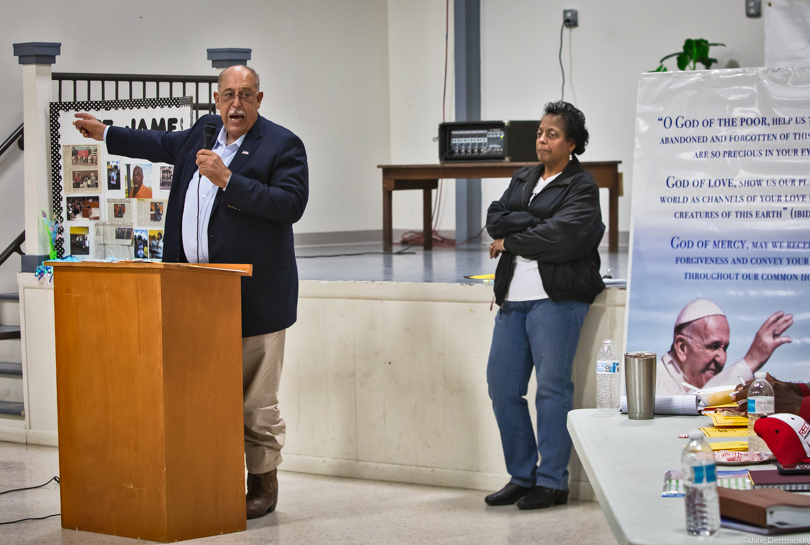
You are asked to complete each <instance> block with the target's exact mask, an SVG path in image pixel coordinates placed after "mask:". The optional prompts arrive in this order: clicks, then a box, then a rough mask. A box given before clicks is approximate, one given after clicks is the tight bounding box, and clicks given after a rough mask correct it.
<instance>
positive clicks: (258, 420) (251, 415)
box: [242, 330, 287, 474]
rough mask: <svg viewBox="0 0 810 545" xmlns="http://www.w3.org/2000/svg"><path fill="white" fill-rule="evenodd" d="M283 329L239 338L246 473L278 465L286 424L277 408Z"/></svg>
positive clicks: (257, 471)
mask: <svg viewBox="0 0 810 545" xmlns="http://www.w3.org/2000/svg"><path fill="white" fill-rule="evenodd" d="M284 334H285V330H281V331H276V332H274V333H268V334H267V335H256V336H255V337H243V338H242V393H243V396H244V401H245V463H246V465H247V470H248V472H249V473H253V474H259V473H267V472H268V471H272V470H274V469H275V468H277V467H278V466H279V464H281V448H282V447H283V446H284V439H285V437H286V429H287V425H286V424H285V423H284V420H283V419H282V418H281V412H280V411H279V408H278V387H279V383H280V382H281V368H282V364H283V362H284Z"/></svg>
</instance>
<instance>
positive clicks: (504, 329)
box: [487, 299, 590, 490]
mask: <svg viewBox="0 0 810 545" xmlns="http://www.w3.org/2000/svg"><path fill="white" fill-rule="evenodd" d="M589 307H590V305H588V304H587V303H579V302H576V301H561V302H558V303H555V302H553V301H552V300H551V299H539V300H535V301H519V302H512V301H506V302H505V303H504V304H503V306H502V307H501V308H500V310H499V311H498V314H497V316H496V317H495V330H494V332H493V334H492V346H491V348H490V352H489V362H488V363H487V384H488V385H489V397H490V399H492V408H493V409H494V411H495V420H496V421H497V422H498V428H499V429H500V432H501V444H502V446H503V453H504V457H505V459H506V469H507V471H508V472H509V475H511V476H512V479H511V482H512V483H514V484H516V485H518V486H523V487H526V488H528V487H533V486H545V487H547V488H554V489H556V490H567V489H568V460H569V458H570V457H571V437H570V436H569V435H568V430H567V429H566V427H565V424H566V419H567V417H568V411H570V410H571V409H572V408H573V396H574V383H573V382H572V380H571V368H572V366H573V363H574V354H575V353H576V350H577V341H578V340H579V332H580V329H581V328H582V322H583V321H584V320H585V315H586V314H587V313H588V308H589ZM532 367H534V370H535V374H536V378H537V395H536V396H535V400H534V402H535V405H536V407H537V438H535V435H534V430H533V429H532V421H531V418H530V416H529V405H528V402H527V401H526V399H525V396H526V393H527V390H528V387H529V379H530V378H531V373H532ZM538 452H539V453H540V462H541V463H540V467H539V468H538V467H537V460H538Z"/></svg>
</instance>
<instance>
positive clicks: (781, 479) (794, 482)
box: [748, 469, 810, 492]
mask: <svg viewBox="0 0 810 545" xmlns="http://www.w3.org/2000/svg"><path fill="white" fill-rule="evenodd" d="M748 478H749V479H751V484H753V485H754V488H781V489H782V490H794V491H799V492H810V475H782V474H781V473H779V471H778V470H776V469H757V470H752V471H749V472H748Z"/></svg>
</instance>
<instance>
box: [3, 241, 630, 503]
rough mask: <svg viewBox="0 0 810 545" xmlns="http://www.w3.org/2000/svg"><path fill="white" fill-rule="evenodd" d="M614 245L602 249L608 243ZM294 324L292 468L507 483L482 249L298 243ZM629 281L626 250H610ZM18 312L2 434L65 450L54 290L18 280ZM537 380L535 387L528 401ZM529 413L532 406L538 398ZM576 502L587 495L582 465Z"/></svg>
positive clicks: (288, 466) (600, 306)
mask: <svg viewBox="0 0 810 545" xmlns="http://www.w3.org/2000/svg"><path fill="white" fill-rule="evenodd" d="M606 248H607V246H606V245H605V249H606ZM296 252H297V254H298V267H299V276H300V279H301V282H300V290H299V305H298V321H297V323H296V324H295V325H293V326H292V327H291V328H290V329H289V331H288V333H287V337H286V346H285V362H284V372H283V375H282V382H281V391H280V394H279V398H280V406H281V411H282V416H283V417H284V419H285V420H286V421H287V425H288V428H287V431H288V433H287V443H286V446H285V448H284V451H283V456H284V465H283V468H284V469H285V470H287V471H299V472H304V473H313V474H321V475H333V476H344V477H354V478H364V479H375V480H383V481H396V482H403V483H414V484H427V485H436V486H450V487H457V488H469V489H477V490H488V491H493V490H497V489H499V488H501V487H502V486H503V485H504V484H505V483H506V482H507V481H508V479H509V477H508V475H507V474H506V468H505V466H504V462H503V454H502V452H501V446H500V440H499V434H498V429H497V426H496V424H495V419H494V417H493V415H492V409H491V405H490V400H489V396H488V393H487V385H486V361H487V355H488V353H489V346H490V339H491V335H492V325H493V320H494V317H495V312H496V311H497V307H496V306H495V307H493V305H492V302H493V294H492V286H491V285H490V284H485V283H483V282H481V281H479V280H468V279H465V278H464V277H465V276H470V275H476V274H486V273H491V272H494V270H495V264H496V262H495V260H490V259H489V256H488V253H487V245H486V244H481V245H476V246H475V247H469V246H468V247H463V248H459V249H455V248H441V247H439V248H434V249H433V250H432V251H427V252H426V251H424V250H423V249H422V248H421V247H401V246H395V247H394V252H393V253H388V254H384V253H383V252H382V242H380V243H376V244H353V245H332V246H307V247H303V246H302V247H298V248H296ZM602 261H603V265H602V273H603V274H605V273H606V272H607V271H608V269H612V271H613V272H614V276H616V277H619V276H625V275H626V271H627V254H626V253H618V254H607V253H604V254H603V255H602ZM18 284H19V286H20V301H21V303H22V304H23V308H24V312H22V316H21V324H22V327H23V331H24V344H23V354H24V355H25V356H26V357H25V358H24V359H23V361H24V364H23V365H25V366H27V368H26V373H25V377H26V380H27V385H28V386H27V392H28V396H27V402H26V403H27V404H26V414H25V418H24V420H19V421H14V422H6V423H0V440H4V441H15V442H21V443H26V442H27V443H34V444H44V445H54V446H55V445H57V444H58V437H57V430H56V396H55V378H54V377H55V356H54V349H53V286H52V285H51V284H46V283H40V282H38V281H37V280H36V279H35V278H34V275H33V274H30V273H19V274H18ZM625 299H626V290H625V289H624V288H623V287H610V288H609V289H607V290H605V291H604V292H603V293H602V294H600V295H599V297H598V298H597V300H596V301H595V302H594V304H593V305H592V306H591V309H590V312H589V313H588V316H587V317H586V319H585V324H584V326H583V330H582V334H581V336H580V341H579V345H578V347H577V354H576V357H575V360H574V372H573V377H574V382H575V384H576V392H575V397H574V404H575V407H576V408H591V407H594V405H595V396H596V375H595V372H594V362H595V358H596V354H597V352H598V350H599V346H600V345H601V343H602V340H603V339H606V338H611V339H613V340H614V341H616V343H617V344H621V342H622V341H623V339H624V321H625V320H624V315H625ZM533 395H534V393H533V386H530V391H529V395H528V397H529V399H531V398H532V396H533ZM530 405H532V404H530ZM575 456H576V455H574V459H573V460H572V464H571V483H570V487H571V490H572V496H573V497H574V498H579V499H593V498H594V496H593V491H592V488H591V487H590V485H589V483H588V482H587V477H586V476H585V473H584V471H583V470H582V467H581V465H580V464H579V462H578V460H576V458H575Z"/></svg>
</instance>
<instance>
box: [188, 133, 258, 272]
mask: <svg viewBox="0 0 810 545" xmlns="http://www.w3.org/2000/svg"><path fill="white" fill-rule="evenodd" d="M225 139H226V132H225V127H222V128H221V129H220V131H219V136H217V141H216V143H215V144H214V147H213V148H212V150H211V151H213V152H214V153H216V154H217V155H219V156H220V158H221V159H222V162H223V163H224V164H225V166H226V167H227V166H229V165H230V164H231V161H233V158H234V157H235V156H236V152H237V151H239V146H241V145H242V142H243V141H244V140H245V135H244V134H243V135H242V136H240V137H239V138H238V139H237V140H236V141H234V142H233V143H232V144H230V145H226V144H225V142H226V140H225ZM228 180H229V181H230V178H228ZM217 189H219V188H218V187H217V186H215V185H214V184H212V183H211V182H210V181H209V180H208V178H206V177H205V176H202V177H201V176H200V170H199V169H197V171H196V172H195V173H194V176H192V177H191V181H190V182H189V184H188V189H187V190H186V202H185V205H184V206H183V231H182V237H183V251H184V252H185V254H186V259H187V260H188V262H189V263H208V262H209V256H208V222H209V220H210V219H211V210H212V209H213V206H214V199H215V198H216V196H217ZM225 189H227V184H226V186H225ZM225 189H223V191H225Z"/></svg>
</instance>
